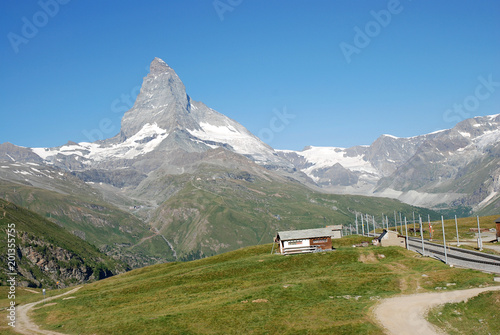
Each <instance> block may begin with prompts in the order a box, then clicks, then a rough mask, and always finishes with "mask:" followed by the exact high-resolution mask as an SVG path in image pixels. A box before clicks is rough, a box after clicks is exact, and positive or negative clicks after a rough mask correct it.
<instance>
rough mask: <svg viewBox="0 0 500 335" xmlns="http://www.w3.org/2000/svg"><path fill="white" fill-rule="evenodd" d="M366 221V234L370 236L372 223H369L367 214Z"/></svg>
mask: <svg viewBox="0 0 500 335" xmlns="http://www.w3.org/2000/svg"><path fill="white" fill-rule="evenodd" d="M365 215H366V217H365V221H366V234H367V235H368V236H370V221H368V214H365Z"/></svg>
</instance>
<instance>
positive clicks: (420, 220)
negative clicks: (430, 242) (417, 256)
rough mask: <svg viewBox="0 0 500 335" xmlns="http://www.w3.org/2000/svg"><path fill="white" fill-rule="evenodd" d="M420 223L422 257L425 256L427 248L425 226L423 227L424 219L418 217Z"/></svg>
mask: <svg viewBox="0 0 500 335" xmlns="http://www.w3.org/2000/svg"><path fill="white" fill-rule="evenodd" d="M418 221H419V223H420V239H421V240H422V256H425V248H424V226H423V225H422V217H421V216H420V215H419V216H418Z"/></svg>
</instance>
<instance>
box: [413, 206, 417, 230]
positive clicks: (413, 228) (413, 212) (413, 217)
mask: <svg viewBox="0 0 500 335" xmlns="http://www.w3.org/2000/svg"><path fill="white" fill-rule="evenodd" d="M413 236H417V231H416V230H415V212H413Z"/></svg>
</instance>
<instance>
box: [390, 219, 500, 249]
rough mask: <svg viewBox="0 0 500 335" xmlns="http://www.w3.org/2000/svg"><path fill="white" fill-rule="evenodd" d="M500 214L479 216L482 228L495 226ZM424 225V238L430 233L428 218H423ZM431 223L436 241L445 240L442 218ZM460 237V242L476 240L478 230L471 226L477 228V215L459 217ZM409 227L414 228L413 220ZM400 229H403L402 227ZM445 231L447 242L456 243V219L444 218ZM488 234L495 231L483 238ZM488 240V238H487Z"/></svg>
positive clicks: (409, 222)
mask: <svg viewBox="0 0 500 335" xmlns="http://www.w3.org/2000/svg"><path fill="white" fill-rule="evenodd" d="M499 216H500V214H498V215H490V216H482V217H480V218H479V223H480V227H481V229H483V228H484V229H491V228H495V220H496V219H497V218H498V217H499ZM422 221H423V222H422V223H423V226H424V238H426V239H428V238H429V237H430V235H429V224H428V222H427V218H425V219H423V220H422ZM431 225H432V229H433V233H432V239H433V240H434V241H436V242H439V241H441V242H442V241H443V229H442V224H441V219H439V220H431ZM457 225H458V238H459V240H460V242H466V241H476V233H477V231H471V230H470V228H473V229H477V217H466V218H458V219H457ZM416 227H418V218H417V222H416ZM408 228H413V221H412V220H408ZM398 231H401V229H400V227H399V228H398ZM444 231H445V234H446V235H445V237H446V242H447V243H452V244H453V243H455V244H456V241H457V229H456V226H455V219H454V218H453V219H446V220H444ZM403 234H405V230H404V226H403ZM409 235H410V236H414V235H415V234H409ZM416 236H419V237H420V234H419V233H416ZM486 236H493V233H490V234H489V235H486V234H483V238H485V237H486ZM485 241H486V240H485Z"/></svg>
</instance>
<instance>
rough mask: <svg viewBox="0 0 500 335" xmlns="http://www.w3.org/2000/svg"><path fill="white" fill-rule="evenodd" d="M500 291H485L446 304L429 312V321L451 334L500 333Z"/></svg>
mask: <svg viewBox="0 0 500 335" xmlns="http://www.w3.org/2000/svg"><path fill="white" fill-rule="evenodd" d="M499 315H500V292H498V291H496V292H485V293H482V294H480V295H478V296H477V297H474V298H471V299H469V300H468V301H464V302H461V303H456V304H446V305H443V306H440V307H437V308H434V309H432V310H431V311H430V312H429V321H430V322H432V323H433V324H435V325H436V326H438V327H440V328H442V329H445V330H446V332H447V333H448V334H450V335H455V334H456V335H459V334H498V330H499V329H500V318H499V317H498V316H499Z"/></svg>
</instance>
